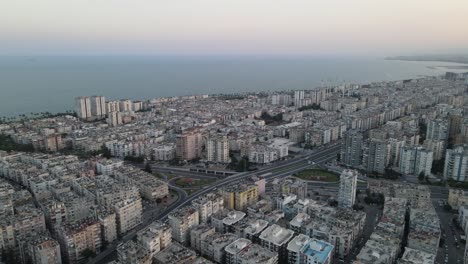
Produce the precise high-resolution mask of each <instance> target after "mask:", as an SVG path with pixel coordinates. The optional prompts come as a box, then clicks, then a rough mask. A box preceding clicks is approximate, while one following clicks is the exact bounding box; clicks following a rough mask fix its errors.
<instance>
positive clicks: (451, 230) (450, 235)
mask: <svg viewBox="0 0 468 264" xmlns="http://www.w3.org/2000/svg"><path fill="white" fill-rule="evenodd" d="M432 201H433V204H434V207H435V209H436V211H437V214H438V215H439V219H440V226H441V231H442V235H441V238H442V239H441V240H443V241H444V243H443V244H442V243H441V246H440V247H439V250H438V252H437V258H436V261H437V263H440V264H442V263H462V262H463V255H464V251H465V244H462V243H461V239H460V234H461V232H460V231H459V230H457V228H456V227H455V225H454V224H453V221H452V219H453V217H454V214H453V213H451V212H447V211H445V210H444V208H443V204H445V202H446V201H445V200H444V201H443V202H442V203H441V201H442V200H441V199H432ZM441 204H442V205H441ZM446 258H447V260H448V262H447V261H445V259H446Z"/></svg>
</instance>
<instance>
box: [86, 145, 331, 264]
mask: <svg viewBox="0 0 468 264" xmlns="http://www.w3.org/2000/svg"><path fill="white" fill-rule="evenodd" d="M339 150H340V145H339V142H337V143H334V144H330V145H327V146H324V147H321V148H318V149H316V150H314V151H308V152H306V153H303V154H300V155H297V156H296V157H295V158H293V159H289V160H284V161H279V162H277V163H274V164H272V165H269V166H267V167H265V168H262V169H260V170H257V171H252V172H242V173H238V174H235V175H232V176H229V177H227V178H223V179H221V180H219V181H217V182H216V183H215V184H213V185H210V186H207V187H205V188H203V189H201V190H199V191H197V192H195V193H194V194H192V195H191V196H189V197H188V198H186V199H179V200H177V202H175V203H173V204H171V205H170V206H168V208H167V209H166V210H164V211H163V212H162V213H161V214H159V215H158V216H155V217H143V223H142V224H140V225H139V226H138V227H136V228H135V229H134V230H132V231H130V232H128V233H127V234H126V235H125V236H123V237H122V238H121V239H120V240H119V241H116V242H114V243H112V244H110V245H108V247H107V249H105V250H104V251H102V252H101V253H99V254H98V255H97V256H96V257H95V258H93V259H92V260H91V261H90V262H89V263H91V264H95V263H106V262H107V261H110V260H111V259H113V258H115V255H116V254H115V253H114V254H113V252H114V251H115V249H116V247H117V245H118V243H121V242H126V241H128V240H130V239H132V238H133V237H134V236H135V235H136V233H137V232H138V231H140V230H141V229H143V228H144V227H146V226H147V225H148V224H150V223H151V222H152V221H154V220H163V219H165V218H166V217H167V216H168V215H169V214H170V213H171V212H172V211H174V210H177V209H179V208H180V207H183V206H186V205H189V204H190V203H191V202H192V201H193V200H195V199H197V198H198V197H200V196H202V195H205V194H207V193H210V192H212V191H215V190H217V189H218V188H220V187H222V186H225V185H228V184H233V183H236V182H241V181H242V180H245V179H247V178H249V177H251V176H254V175H264V174H267V173H271V174H268V175H266V176H265V178H266V179H267V180H272V179H274V178H284V177H287V176H289V175H291V174H293V173H295V172H299V171H301V170H303V169H305V168H308V167H310V166H313V163H323V162H326V161H329V160H332V159H335V158H336V154H337V153H338V152H339ZM309 161H310V162H311V163H312V162H313V163H312V164H309ZM192 175H193V174H192ZM174 187H175V186H171V188H172V189H175V190H176V191H177V192H178V193H180V192H181V189H180V188H174ZM181 195H182V196H184V195H183V194H181ZM111 254H112V255H111ZM108 257H110V258H109V259H107V258H108Z"/></svg>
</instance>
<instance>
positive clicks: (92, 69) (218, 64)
mask: <svg viewBox="0 0 468 264" xmlns="http://www.w3.org/2000/svg"><path fill="white" fill-rule="evenodd" d="M460 65H461V66H463V64H457V63H444V62H410V61H397V60H385V59H384V58H367V57H256V56H245V57H232V56H229V57H221V56H220V57H163V56H159V57H158V56H2V57H0V117H2V116H7V117H9V116H17V115H19V114H26V115H28V114H30V113H32V112H35V113H38V112H51V113H56V112H63V111H66V110H72V109H73V98H74V97H76V96H91V95H103V96H105V97H106V98H107V100H115V99H123V98H129V99H135V100H144V99H150V98H156V97H168V96H180V95H192V94H220V93H244V92H255V91H279V90H295V89H312V88H315V87H319V86H323V85H339V84H345V83H360V84H365V83H369V82H374V81H389V80H403V79H410V78H418V77H423V76H437V75H441V74H444V73H445V72H446V71H468V70H466V69H465V70H462V69H455V70H454V69H450V67H452V68H456V67H453V66H460ZM464 66H466V65H464Z"/></svg>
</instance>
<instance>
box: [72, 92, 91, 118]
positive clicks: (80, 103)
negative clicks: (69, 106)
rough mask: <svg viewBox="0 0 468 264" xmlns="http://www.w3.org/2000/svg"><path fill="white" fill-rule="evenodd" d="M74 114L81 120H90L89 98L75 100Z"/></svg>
mask: <svg viewBox="0 0 468 264" xmlns="http://www.w3.org/2000/svg"><path fill="white" fill-rule="evenodd" d="M75 112H76V114H77V115H78V117H79V118H81V119H90V118H91V100H90V98H89V97H84V96H82V97H76V98H75Z"/></svg>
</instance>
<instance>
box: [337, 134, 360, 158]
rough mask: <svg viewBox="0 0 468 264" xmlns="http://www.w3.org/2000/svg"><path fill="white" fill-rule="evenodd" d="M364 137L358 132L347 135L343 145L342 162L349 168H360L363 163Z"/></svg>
mask: <svg viewBox="0 0 468 264" xmlns="http://www.w3.org/2000/svg"><path fill="white" fill-rule="evenodd" d="M363 143H364V141H363V135H362V133H361V132H359V131H357V130H350V131H348V132H347V133H346V134H345V137H344V140H343V143H342V145H341V154H340V157H341V162H342V163H343V164H345V165H347V166H351V167H359V166H360V165H361V162H362V146H363Z"/></svg>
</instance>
